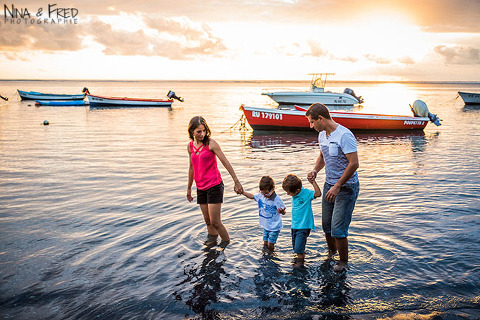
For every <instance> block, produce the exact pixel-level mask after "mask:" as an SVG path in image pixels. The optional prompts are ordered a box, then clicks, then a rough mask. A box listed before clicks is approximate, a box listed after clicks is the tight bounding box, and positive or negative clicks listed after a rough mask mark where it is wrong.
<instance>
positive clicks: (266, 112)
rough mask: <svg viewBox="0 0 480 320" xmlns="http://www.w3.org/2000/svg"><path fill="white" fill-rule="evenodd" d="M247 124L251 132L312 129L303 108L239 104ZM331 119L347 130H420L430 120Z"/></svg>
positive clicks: (339, 115)
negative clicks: (287, 108) (257, 106)
mask: <svg viewBox="0 0 480 320" xmlns="http://www.w3.org/2000/svg"><path fill="white" fill-rule="evenodd" d="M240 109H241V110H242V111H243V114H244V115H245V118H246V119H247V122H248V124H249V125H250V126H251V127H252V129H254V130H313V129H311V128H310V123H309V122H308V119H307V118H306V117H305V111H306V109H304V108H301V107H296V108H295V109H292V110H286V109H269V108H254V107H247V106H244V105H242V106H241V107H240ZM330 115H331V117H332V119H333V120H334V121H335V122H337V123H339V124H341V125H343V126H345V127H347V128H348V129H350V130H423V129H424V128H425V127H426V126H427V124H428V122H429V121H430V118H428V117H416V116H402V115H386V114H369V113H354V112H337V111H330Z"/></svg>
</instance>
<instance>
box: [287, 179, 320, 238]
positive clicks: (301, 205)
mask: <svg viewBox="0 0 480 320" xmlns="http://www.w3.org/2000/svg"><path fill="white" fill-rule="evenodd" d="M314 194H315V191H313V190H309V189H305V188H303V187H302V190H301V191H300V193H299V194H297V195H296V196H293V197H292V229H313V230H315V224H314V222H313V210H312V200H313V199H315V197H314Z"/></svg>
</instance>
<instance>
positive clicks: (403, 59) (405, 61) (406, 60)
mask: <svg viewBox="0 0 480 320" xmlns="http://www.w3.org/2000/svg"><path fill="white" fill-rule="evenodd" d="M397 61H398V62H400V63H403V64H415V61H414V60H413V59H412V58H411V57H408V56H405V57H401V58H398V59H397Z"/></svg>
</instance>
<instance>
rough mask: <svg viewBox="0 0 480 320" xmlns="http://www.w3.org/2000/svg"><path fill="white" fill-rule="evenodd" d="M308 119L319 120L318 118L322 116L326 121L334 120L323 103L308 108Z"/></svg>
mask: <svg viewBox="0 0 480 320" xmlns="http://www.w3.org/2000/svg"><path fill="white" fill-rule="evenodd" d="M305 115H306V116H307V117H310V118H312V120H318V116H322V117H324V118H325V119H328V120H332V117H330V111H328V108H327V107H326V106H325V105H324V104H323V103H314V104H312V105H311V106H310V108H308V110H307V112H306V113H305Z"/></svg>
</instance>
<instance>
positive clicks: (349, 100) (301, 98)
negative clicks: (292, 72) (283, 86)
mask: <svg viewBox="0 0 480 320" xmlns="http://www.w3.org/2000/svg"><path fill="white" fill-rule="evenodd" d="M262 94H263V95H266V96H269V97H270V98H271V99H272V100H274V101H275V102H277V103H278V104H281V105H288V104H292V105H293V104H296V105H311V104H313V103H318V102H319V103H323V104H324V105H326V106H330V107H333V106H353V105H355V104H359V103H360V102H359V101H358V100H357V99H355V98H354V97H353V96H351V95H349V94H346V93H333V92H293V91H285V92H263V93H262Z"/></svg>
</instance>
